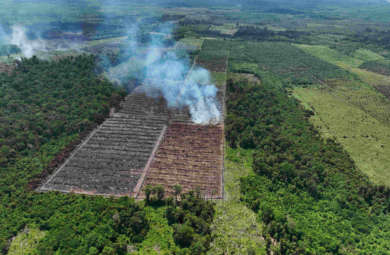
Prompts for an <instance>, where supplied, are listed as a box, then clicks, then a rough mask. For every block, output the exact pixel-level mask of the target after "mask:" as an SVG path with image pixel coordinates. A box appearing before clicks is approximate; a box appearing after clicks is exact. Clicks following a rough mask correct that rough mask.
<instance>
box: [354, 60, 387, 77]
mask: <svg viewBox="0 0 390 255" xmlns="http://www.w3.org/2000/svg"><path fill="white" fill-rule="evenodd" d="M359 68H362V69H366V70H368V71H371V72H374V73H379V74H383V75H390V61H384V60H382V61H381V60H376V61H367V62H364V63H363V64H362V65H360V66H359Z"/></svg>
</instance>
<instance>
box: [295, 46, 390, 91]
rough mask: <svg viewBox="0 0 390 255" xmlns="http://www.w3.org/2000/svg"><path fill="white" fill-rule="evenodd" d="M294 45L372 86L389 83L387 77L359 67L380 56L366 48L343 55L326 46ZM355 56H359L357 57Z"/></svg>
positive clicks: (389, 79) (389, 80)
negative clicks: (352, 53)
mask: <svg viewBox="0 0 390 255" xmlns="http://www.w3.org/2000/svg"><path fill="white" fill-rule="evenodd" d="M295 46H297V47H299V48H301V49H302V50H304V51H306V52H307V53H309V54H312V55H313V56H315V57H318V58H320V59H322V60H324V61H327V62H329V63H331V64H334V65H337V66H339V67H341V68H343V69H345V70H347V71H349V72H351V73H353V74H355V75H356V76H357V77H358V78H359V79H361V80H362V81H364V82H366V83H368V84H370V85H372V86H375V85H390V78H389V77H387V76H385V75H381V74H377V73H374V72H370V71H367V70H363V69H361V68H359V67H360V66H361V65H362V64H363V63H364V62H365V61H370V59H373V58H375V59H377V58H380V56H379V55H377V54H376V53H374V52H371V51H368V50H357V51H356V52H355V54H354V56H355V57H351V56H347V55H344V54H342V53H340V52H338V51H336V50H333V49H330V48H329V47H328V46H322V45H303V44H299V45H295ZM356 56H357V57H360V58H357V57H356Z"/></svg>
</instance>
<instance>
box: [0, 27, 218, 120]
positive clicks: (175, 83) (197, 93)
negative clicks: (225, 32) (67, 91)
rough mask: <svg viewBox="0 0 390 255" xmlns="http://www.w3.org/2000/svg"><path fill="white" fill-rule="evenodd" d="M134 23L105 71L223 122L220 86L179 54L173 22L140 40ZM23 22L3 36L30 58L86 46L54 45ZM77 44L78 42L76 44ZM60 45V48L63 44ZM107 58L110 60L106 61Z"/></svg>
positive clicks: (200, 116) (202, 117) (1, 35)
mask: <svg viewBox="0 0 390 255" xmlns="http://www.w3.org/2000/svg"><path fill="white" fill-rule="evenodd" d="M142 25H145V24H137V25H133V26H131V27H130V28H129V29H128V31H127V33H128V39H127V40H126V41H125V42H124V43H123V44H124V49H123V50H124V53H125V54H124V57H123V56H122V57H121V59H120V61H119V64H118V63H116V64H115V66H113V65H112V64H110V63H109V61H106V58H104V57H101V58H100V59H101V61H102V62H104V63H103V64H102V66H103V67H104V73H105V75H106V76H107V78H108V79H110V80H111V81H114V82H116V83H119V84H124V83H125V82H126V79H128V78H129V77H134V76H135V77H136V78H137V79H138V80H139V81H141V84H142V85H143V86H142V88H143V91H144V92H145V93H146V94H147V95H149V96H151V97H156V96H163V97H164V98H165V99H166V101H167V104H168V107H171V108H188V109H189V111H190V114H191V117H192V120H193V122H194V123H197V124H210V123H216V122H219V121H220V119H221V113H220V110H219V107H220V106H219V103H218V100H217V91H218V90H217V88H216V86H214V85H213V84H212V82H211V79H210V73H209V72H208V71H207V70H206V69H203V68H200V67H192V65H191V64H190V61H189V57H188V55H187V54H180V55H178V53H177V51H176V49H175V47H174V45H175V43H174V42H173V39H172V24H163V25H160V26H159V27H158V28H157V29H155V30H153V31H147V32H146V33H147V34H148V35H149V40H147V42H145V41H143V42H142V43H141V42H140V38H139V37H140V35H141V34H142V33H143V35H145V31H142V32H141V29H140V26H142ZM27 34H28V31H27V29H26V28H25V27H22V26H18V25H15V26H12V27H10V29H9V31H8V33H5V32H3V29H1V28H0V40H1V41H2V42H3V43H6V44H10V45H15V46H17V47H18V48H19V49H20V50H21V54H22V55H23V56H24V57H27V58H30V57H32V56H34V55H38V56H39V55H40V54H42V53H44V52H48V51H53V50H59V49H61V50H69V49H72V50H79V51H81V50H82V48H83V47H82V45H81V43H80V45H79V43H72V42H69V41H64V42H62V43H60V44H58V45H60V46H57V47H52V42H51V40H44V39H41V36H40V35H36V36H35V38H29V36H27ZM75 45H76V46H75ZM59 47H60V48H59ZM105 62H107V63H105Z"/></svg>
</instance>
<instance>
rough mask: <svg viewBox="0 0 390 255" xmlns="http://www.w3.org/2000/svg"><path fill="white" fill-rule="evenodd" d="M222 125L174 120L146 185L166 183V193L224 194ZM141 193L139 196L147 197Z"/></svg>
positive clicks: (213, 197)
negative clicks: (178, 188) (177, 187)
mask: <svg viewBox="0 0 390 255" xmlns="http://www.w3.org/2000/svg"><path fill="white" fill-rule="evenodd" d="M223 137H224V134H223V124H220V125H209V126H205V125H194V124H187V123H173V124H171V125H170V126H169V127H168V130H167V132H166V135H165V137H164V140H163V142H162V143H161V146H160V148H159V149H158V151H157V153H156V156H155V158H154V161H153V163H152V164H151V166H150V169H149V171H148V174H147V176H146V180H145V182H144V186H143V187H146V185H152V186H153V185H163V186H164V188H165V191H166V193H167V194H173V192H174V191H173V187H174V186H175V185H181V186H182V188H183V192H188V191H190V190H195V189H198V188H199V189H200V191H201V192H202V194H203V196H204V197H205V198H208V199H220V198H222V197H223V185H222V178H221V176H222V171H223V149H224V148H223V146H224V145H223ZM144 197H145V195H144V193H140V195H139V196H138V197H137V198H138V199H142V198H144Z"/></svg>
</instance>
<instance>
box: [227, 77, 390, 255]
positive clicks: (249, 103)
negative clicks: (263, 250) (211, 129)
mask: <svg viewBox="0 0 390 255" xmlns="http://www.w3.org/2000/svg"><path fill="white" fill-rule="evenodd" d="M227 93H228V95H227V96H228V100H227V108H228V117H227V120H226V136H227V141H228V142H229V143H230V144H231V145H232V146H241V147H244V148H253V149H255V153H254V161H253V167H254V171H255V172H256V174H255V175H250V176H248V177H246V178H242V181H241V192H242V195H243V197H242V199H243V200H244V201H245V202H246V203H247V204H248V206H249V207H250V208H252V209H253V210H254V211H256V212H258V213H259V216H260V217H261V219H262V221H263V222H264V223H265V224H266V227H265V230H264V237H265V239H266V242H267V243H271V242H272V240H275V241H277V243H278V247H277V249H276V251H275V252H276V253H277V254H349V253H355V252H356V253H367V254H377V249H380V250H382V251H385V250H386V249H387V250H388V249H389V248H390V247H388V241H387V240H388V238H389V236H390V232H389V226H388V225H386V224H387V223H386V224H383V222H389V221H388V219H389V216H388V213H389V212H390V199H389V198H390V189H388V188H385V187H383V186H374V185H373V184H371V183H370V182H369V181H368V178H367V177H366V176H365V175H363V174H362V173H361V172H360V171H359V170H358V169H357V168H356V167H355V165H354V163H353V161H352V160H351V159H350V157H349V156H348V154H347V153H346V152H344V150H343V148H342V147H341V146H340V145H339V144H337V143H336V142H334V141H333V140H330V139H328V140H326V141H325V140H323V139H322V138H321V137H320V135H319V134H318V132H317V131H316V130H315V129H314V128H313V126H312V125H311V124H310V122H309V121H308V117H309V116H311V115H312V112H309V111H306V110H304V109H303V108H302V107H301V106H300V105H299V104H298V102H297V101H296V100H295V99H294V98H291V97H289V96H288V94H287V92H286V91H285V90H284V89H283V88H280V87H275V86H273V85H272V84H270V83H267V82H264V81H263V82H262V84H261V85H255V84H248V83H245V82H238V83H233V82H231V81H230V82H228V87H227ZM379 229H380V232H379V233H380V234H379V233H377V232H378V231H379ZM374 236H375V237H374ZM373 240H375V244H373Z"/></svg>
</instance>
